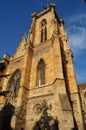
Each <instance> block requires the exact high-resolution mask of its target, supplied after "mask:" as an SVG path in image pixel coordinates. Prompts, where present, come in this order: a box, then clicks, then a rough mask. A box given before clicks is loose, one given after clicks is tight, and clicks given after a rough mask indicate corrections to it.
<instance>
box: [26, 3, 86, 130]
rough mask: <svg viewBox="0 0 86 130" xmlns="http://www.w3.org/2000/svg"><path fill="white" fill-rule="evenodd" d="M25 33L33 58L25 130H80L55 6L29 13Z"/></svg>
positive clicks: (72, 79)
mask: <svg viewBox="0 0 86 130" xmlns="http://www.w3.org/2000/svg"><path fill="white" fill-rule="evenodd" d="M29 32H30V43H31V44H32V46H33V55H32V66H31V75H30V86H29V94H28V104H27V115H26V124H25V130H28V128H29V129H30V130H35V129H37V128H40V129H54V128H53V127H55V128H57V127H58V129H61V130H71V129H73V128H74V127H76V128H75V129H78V130H83V129H84V128H83V120H82V113H81V106H80V98H79V94H78V87H77V83H76V77H75V72H74V66H73V60H72V58H73V54H72V52H71V50H70V46H69V43H68V38H67V35H66V31H65V29H64V21H63V20H62V19H60V18H59V17H58V16H57V14H56V12H55V4H50V5H49V6H48V7H47V8H45V9H44V10H43V11H42V12H40V13H38V14H37V13H33V14H32V24H31V29H30V31H29ZM75 102H76V103H75ZM75 104H76V105H75ZM50 106H51V107H50ZM75 109H77V110H75ZM76 111H77V112H78V115H77V112H76ZM45 120H46V121H45ZM55 121H57V124H58V125H55ZM75 124H76V125H75Z"/></svg>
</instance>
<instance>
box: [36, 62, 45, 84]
mask: <svg viewBox="0 0 86 130" xmlns="http://www.w3.org/2000/svg"><path fill="white" fill-rule="evenodd" d="M44 83H45V63H44V60H42V59H41V60H40V61H39V63H38V66H37V86H40V85H43V84H44Z"/></svg>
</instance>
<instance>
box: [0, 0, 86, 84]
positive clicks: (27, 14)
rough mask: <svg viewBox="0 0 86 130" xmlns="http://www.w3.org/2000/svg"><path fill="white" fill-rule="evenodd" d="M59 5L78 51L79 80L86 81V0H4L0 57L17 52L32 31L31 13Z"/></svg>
mask: <svg viewBox="0 0 86 130" xmlns="http://www.w3.org/2000/svg"><path fill="white" fill-rule="evenodd" d="M47 1H49V3H55V4H56V12H57V14H58V16H59V17H60V18H63V19H64V22H65V29H66V31H67V35H68V38H69V44H70V47H71V50H72V52H73V54H74V58H73V61H74V67H75V72H76V77H77V82H78V83H84V82H86V2H84V0H0V58H2V57H3V55H4V53H7V54H9V55H13V53H14V52H15V50H16V48H17V46H18V45H19V42H20V41H21V39H22V36H23V35H24V34H28V31H29V28H30V25H31V14H32V13H33V12H37V13H38V12H40V11H41V10H43V6H46V5H47Z"/></svg>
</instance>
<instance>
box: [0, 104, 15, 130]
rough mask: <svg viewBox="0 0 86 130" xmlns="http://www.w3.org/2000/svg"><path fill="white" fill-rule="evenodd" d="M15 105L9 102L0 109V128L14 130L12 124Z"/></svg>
mask: <svg viewBox="0 0 86 130" xmlns="http://www.w3.org/2000/svg"><path fill="white" fill-rule="evenodd" d="M14 109H15V107H14V106H13V105H12V104H10V103H7V104H6V105H5V106H4V107H3V108H2V110H1V111H0V130H13V129H12V128H11V126H10V124H11V118H12V116H13V114H14Z"/></svg>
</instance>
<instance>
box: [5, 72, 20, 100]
mask: <svg viewBox="0 0 86 130" xmlns="http://www.w3.org/2000/svg"><path fill="white" fill-rule="evenodd" d="M20 79H21V70H20V69H17V70H16V71H15V72H14V73H13V74H12V76H11V78H10V80H9V82H8V87H7V89H8V91H10V96H11V97H12V98H16V97H17V96H18V90H19V86H20Z"/></svg>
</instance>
